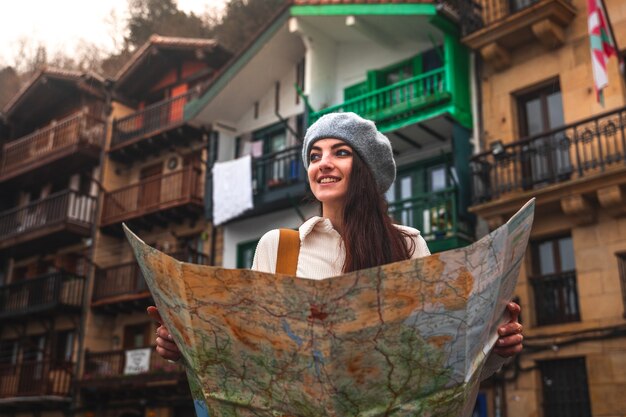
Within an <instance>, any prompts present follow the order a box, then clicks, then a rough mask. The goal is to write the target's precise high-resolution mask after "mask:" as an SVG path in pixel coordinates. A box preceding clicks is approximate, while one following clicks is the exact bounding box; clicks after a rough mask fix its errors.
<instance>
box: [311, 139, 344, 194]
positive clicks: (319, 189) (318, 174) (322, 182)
mask: <svg viewBox="0 0 626 417" xmlns="http://www.w3.org/2000/svg"><path fill="white" fill-rule="evenodd" d="M353 153H354V151H353V150H352V148H351V147H350V146H349V145H348V144H346V143H345V142H344V141H342V140H340V139H330V138H329V139H320V140H318V141H317V142H315V143H314V144H313V146H312V147H311V152H310V153H309V169H308V175H309V184H310V186H311V191H312V192H313V195H315V198H317V199H318V200H319V201H320V202H321V203H322V204H343V203H344V202H345V201H344V200H345V197H346V195H347V193H348V186H349V184H350V173H351V172H352V155H353Z"/></svg>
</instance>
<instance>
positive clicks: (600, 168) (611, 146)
mask: <svg viewBox="0 0 626 417" xmlns="http://www.w3.org/2000/svg"><path fill="white" fill-rule="evenodd" d="M491 148H492V150H491V151H489V152H483V153H481V154H479V155H476V156H474V157H473V158H472V160H471V163H470V165H471V170H472V185H473V187H472V188H473V189H472V198H473V204H474V206H473V207H472V208H471V211H473V212H475V213H476V214H479V215H481V216H482V217H484V218H485V219H487V220H489V219H490V217H492V216H494V215H498V216H500V217H501V219H500V220H502V221H503V219H505V218H506V217H508V215H509V214H511V213H513V212H514V211H515V210H517V208H519V207H521V205H522V204H523V203H524V202H526V201H527V200H528V199H529V198H531V197H537V204H538V206H540V205H543V206H546V205H548V204H553V205H554V206H555V207H556V209H557V210H558V206H559V204H560V205H561V207H562V208H563V210H564V211H565V213H566V214H569V213H568V211H569V210H570V206H571V202H572V201H574V200H576V201H578V202H580V203H581V210H582V211H585V210H587V209H588V210H591V206H589V204H587V203H585V201H589V200H591V201H596V200H597V201H598V202H599V205H600V206H601V207H603V208H604V209H606V210H607V212H609V213H613V214H615V215H621V214H623V211H624V207H626V190H625V187H626V107H624V108H620V109H617V110H613V111H610V112H606V113H603V114H600V115H597V116H594V117H590V118H587V119H584V120H581V121H579V122H575V123H572V124H569V125H566V126H563V127H560V128H557V129H554V130H550V131H547V132H543V133H540V134H537V135H533V136H530V137H526V138H523V139H521V140H519V141H516V142H513V143H508V144H503V143H501V142H499V141H496V142H493V143H492V144H491ZM496 223H497V222H496Z"/></svg>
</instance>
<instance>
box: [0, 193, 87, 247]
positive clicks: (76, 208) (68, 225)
mask: <svg viewBox="0 0 626 417" xmlns="http://www.w3.org/2000/svg"><path fill="white" fill-rule="evenodd" d="M95 208H96V200H95V198H94V197H90V196H88V195H83V194H80V193H78V192H76V191H71V190H66V191H61V192H58V193H55V194H52V195H50V196H48V197H46V198H44V199H41V200H37V201H34V202H32V203H30V204H28V205H26V206H24V207H17V208H14V209H11V210H7V211H4V212H0V250H5V249H6V250H8V251H10V252H11V253H12V255H13V256H20V255H25V254H29V253H32V254H36V253H40V252H43V251H45V250H47V249H48V248H58V247H61V246H64V245H69V244H72V243H76V242H79V241H80V240H81V239H82V238H85V237H89V236H91V226H92V224H93V221H94V216H95Z"/></svg>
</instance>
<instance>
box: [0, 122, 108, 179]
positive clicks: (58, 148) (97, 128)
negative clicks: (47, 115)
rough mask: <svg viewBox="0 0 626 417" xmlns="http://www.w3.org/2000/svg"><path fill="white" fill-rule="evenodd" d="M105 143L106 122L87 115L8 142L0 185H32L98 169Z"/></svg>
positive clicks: (1, 159) (0, 158)
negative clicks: (48, 178) (86, 167)
mask: <svg viewBox="0 0 626 417" xmlns="http://www.w3.org/2000/svg"><path fill="white" fill-rule="evenodd" d="M103 143H104V122H103V121H102V120H100V119H98V118H96V117H94V116H92V115H90V114H89V113H87V112H84V111H81V112H78V113H75V114H73V115H71V116H69V117H67V118H65V119H62V120H60V121H56V122H53V123H50V124H49V125H48V126H46V127H44V128H43V129H39V130H37V131H35V132H32V133H30V134H28V135H26V136H23V137H20V138H17V139H16V140H12V141H9V142H6V143H5V144H4V146H3V149H2V153H1V154H0V155H1V156H0V182H11V183H13V182H16V183H20V182H27V183H33V182H37V181H38V180H40V179H41V178H43V177H46V176H48V175H51V174H54V175H62V174H63V173H71V172H74V171H76V170H77V169H79V168H81V167H83V166H84V165H86V164H87V165H88V164H92V165H95V164H97V163H98V161H99V157H100V150H101V148H102V146H103ZM16 185H17V184H16Z"/></svg>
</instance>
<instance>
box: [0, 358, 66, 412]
mask: <svg viewBox="0 0 626 417" xmlns="http://www.w3.org/2000/svg"><path fill="white" fill-rule="evenodd" d="M73 373H74V364H73V363H72V362H66V361H63V362H62V361H51V360H44V361H29V362H23V363H19V364H0V401H1V403H2V404H3V406H4V405H6V406H7V410H5V411H8V408H9V407H8V406H20V405H21V406H22V407H33V406H41V405H42V403H44V402H46V401H54V400H56V401H57V402H59V400H61V398H59V397H68V398H67V400H66V402H67V401H68V400H69V397H71V394H72V392H71V388H72V379H73ZM55 397H56V398H55ZM11 400H14V401H11ZM63 405H66V404H65V402H64V403H63ZM31 410H32V409H31Z"/></svg>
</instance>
